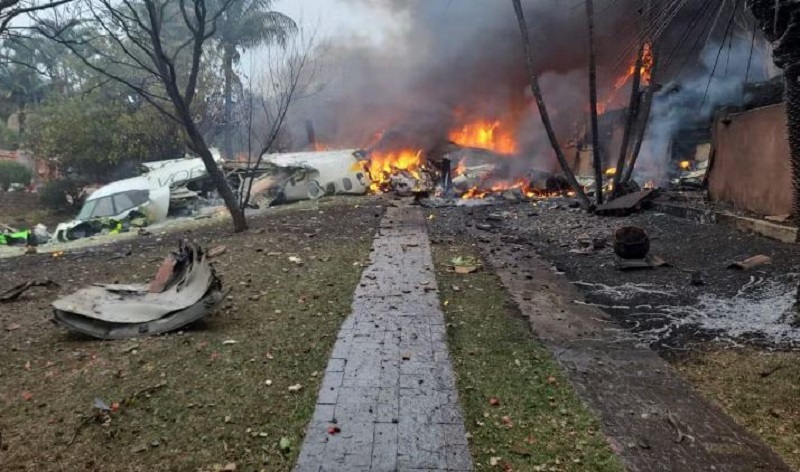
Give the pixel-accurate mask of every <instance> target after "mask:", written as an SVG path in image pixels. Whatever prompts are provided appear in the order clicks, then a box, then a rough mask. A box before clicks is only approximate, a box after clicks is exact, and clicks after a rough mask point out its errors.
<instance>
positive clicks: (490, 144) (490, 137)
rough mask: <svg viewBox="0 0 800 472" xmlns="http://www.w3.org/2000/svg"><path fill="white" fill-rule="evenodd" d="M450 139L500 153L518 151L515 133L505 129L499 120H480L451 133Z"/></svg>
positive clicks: (468, 145)
mask: <svg viewBox="0 0 800 472" xmlns="http://www.w3.org/2000/svg"><path fill="white" fill-rule="evenodd" d="M450 141H452V142H454V143H456V144H458V145H459V146H464V147H474V148H481V149H488V150H490V151H494V152H497V153H500V154H514V153H516V152H517V142H516V140H515V139H514V136H513V133H511V132H509V131H508V130H506V129H503V125H502V123H501V122H500V121H499V120H498V121H493V122H492V121H486V120H479V121H475V122H473V123H469V124H467V125H465V126H463V127H461V128H460V129H457V130H453V131H452V132H451V133H450Z"/></svg>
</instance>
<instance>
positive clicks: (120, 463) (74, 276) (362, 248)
mask: <svg viewBox="0 0 800 472" xmlns="http://www.w3.org/2000/svg"><path fill="white" fill-rule="evenodd" d="M363 205H364V203H363V202H362V206H359V207H356V208H354V207H353V205H352V202H350V201H349V200H347V201H345V204H338V205H337V204H333V205H325V206H323V207H322V208H321V209H320V210H319V211H317V210H314V211H306V210H297V209H294V210H292V209H287V210H285V211H282V212H280V213H276V214H271V215H266V216H263V217H259V218H254V219H252V220H251V228H252V229H251V230H250V231H249V232H247V233H244V234H239V235H232V234H230V232H229V231H230V230H229V228H228V227H227V226H215V227H206V228H201V229H197V230H194V231H192V232H188V233H182V234H175V235H170V236H164V237H161V236H152V237H146V238H139V239H137V240H136V241H135V242H134V243H131V242H127V243H121V244H116V245H111V246H105V247H101V248H95V249H93V250H92V251H91V252H86V253H79V254H73V255H70V254H67V255H65V256H63V257H60V258H53V257H51V256H50V255H36V256H30V257H22V258H14V259H7V260H4V261H2V263H1V264H2V265H0V287H6V286H10V285H13V284H14V283H15V282H17V281H19V280H24V279H26V278H42V277H45V276H47V277H49V278H50V279H52V280H55V281H57V282H59V283H60V284H61V288H60V289H59V292H58V293H50V292H47V291H46V290H45V289H34V290H31V291H29V292H27V293H26V294H25V295H23V296H22V297H21V299H20V300H19V301H17V302H15V303H12V304H8V305H4V306H3V308H2V315H0V344H2V345H3V350H2V351H0V392H2V393H1V394H0V432H2V446H0V462H2V463H3V465H4V469H6V470H37V471H38V470H58V471H62V470H103V471H117V470H119V471H123V470H124V471H131V470H135V471H144V470H147V471H153V470H213V469H214V468H215V467H218V468H221V467H222V466H224V465H225V464H228V463H235V464H237V466H238V467H239V470H242V469H245V470H260V469H266V470H270V471H283V470H290V469H291V467H292V466H293V464H294V461H295V458H296V454H297V451H298V450H299V446H300V443H301V441H302V434H303V431H304V428H305V425H306V424H307V422H308V420H309V418H310V417H311V414H312V413H313V409H314V402H315V400H316V394H317V389H318V386H319V382H320V380H321V378H322V372H323V370H324V367H325V363H326V360H327V357H328V354H329V351H330V349H331V347H332V346H333V342H334V340H335V337H336V332H337V331H338V329H339V327H340V324H341V322H342V321H343V320H344V319H345V317H346V316H347V315H348V314H349V311H350V303H351V298H352V293H353V290H354V288H355V286H356V284H357V282H358V280H359V276H360V272H361V270H362V267H363V265H364V264H365V263H366V261H367V259H368V254H369V247H370V242H371V240H372V236H373V234H374V231H375V228H376V227H377V225H378V222H379V219H380V216H381V215H382V213H383V212H382V209H381V208H379V207H376V206H372V205H370V206H363ZM182 236H185V237H189V238H191V239H194V240H198V241H199V242H200V243H201V244H202V245H203V246H205V247H209V248H210V247H214V246H216V245H219V244H224V245H226V246H227V251H226V252H225V253H224V254H223V255H221V256H220V257H218V258H217V259H215V262H214V264H215V266H216V268H217V272H218V274H219V275H220V276H221V278H222V280H223V282H224V284H225V287H228V288H232V289H233V292H232V293H231V298H230V299H229V300H226V302H225V303H224V305H223V307H222V308H221V309H220V310H218V312H217V313H216V314H215V315H214V316H212V317H210V318H208V319H207V320H206V321H205V322H204V323H202V324H200V325H199V326H195V327H192V328H189V329H186V330H185V332H179V333H175V334H171V335H168V336H159V337H151V338H144V339H139V340H130V341H122V342H100V341H96V340H91V339H86V338H83V337H79V336H75V335H71V334H69V333H67V332H65V331H64V330H62V329H60V328H58V327H55V326H54V325H53V324H52V323H51V321H50V320H51V317H52V314H51V309H50V307H49V303H50V302H51V301H52V300H53V299H54V297H56V296H57V295H58V294H63V293H67V292H70V291H72V290H75V289H76V288H78V287H80V286H82V285H85V284H88V283H93V282H98V281H99V282H116V281H120V282H142V281H145V280H147V279H149V278H150V277H151V276H152V275H153V274H154V273H155V271H156V269H157V266H158V263H159V262H160V261H161V259H162V258H163V257H164V255H165V254H166V253H167V252H169V251H170V250H172V249H173V247H174V246H175V243H176V241H177V238H178V237H182ZM128 253H130V255H127V256H126V255H125V254H128ZM117 255H119V256H121V257H119V258H115V256H117ZM292 256H293V257H298V258H299V259H300V261H301V263H297V262H292V261H290V259H289V257H292ZM162 385H163V386H162ZM297 385H299V386H300V388H299V390H298V391H290V388H289V387H295V386H297ZM151 389H152V390H151ZM292 390H294V389H292ZM95 398H99V399H102V400H103V401H104V402H105V403H106V404H107V405H109V406H111V405H112V404H114V403H119V407H118V411H116V412H114V413H112V414H111V419H110V422H109V423H107V424H100V423H97V422H95V421H94V419H87V418H90V417H91V416H92V415H93V414H94V412H95V411H96V410H93V408H92V404H93V402H94V399H95ZM282 440H283V441H282ZM282 442H283V444H281V443H282ZM282 446H283V447H282Z"/></svg>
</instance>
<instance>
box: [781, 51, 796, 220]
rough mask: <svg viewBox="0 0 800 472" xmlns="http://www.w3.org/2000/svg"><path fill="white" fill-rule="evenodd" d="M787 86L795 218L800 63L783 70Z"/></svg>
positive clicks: (787, 113)
mask: <svg viewBox="0 0 800 472" xmlns="http://www.w3.org/2000/svg"><path fill="white" fill-rule="evenodd" d="M783 77H784V82H785V87H786V92H785V93H786V117H787V118H788V121H789V129H788V133H789V149H790V151H791V162H792V183H793V188H794V195H793V198H792V204H793V207H794V214H795V218H796V219H797V216H798V215H800V63H796V64H792V65H791V66H788V67H786V68H785V69H784V70H783Z"/></svg>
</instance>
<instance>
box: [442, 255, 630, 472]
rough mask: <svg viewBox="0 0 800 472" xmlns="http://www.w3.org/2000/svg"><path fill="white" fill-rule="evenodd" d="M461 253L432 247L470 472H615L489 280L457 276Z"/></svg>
mask: <svg viewBox="0 0 800 472" xmlns="http://www.w3.org/2000/svg"><path fill="white" fill-rule="evenodd" d="M477 255H478V254H477V253H476V252H475V250H474V248H470V247H469V246H467V245H458V244H455V245H450V244H440V245H436V246H434V259H435V262H436V271H437V278H438V281H439V287H440V295H441V300H442V305H443V307H442V309H443V311H444V313H445V317H446V321H447V323H448V324H447V326H448V345H449V347H450V352H451V355H452V357H453V364H454V368H455V372H456V376H457V382H456V383H457V386H458V389H459V396H460V399H461V403H462V406H463V408H464V414H465V419H466V427H467V431H468V432H469V434H470V435H471V439H470V447H471V449H472V453H473V458H474V460H475V467H476V470H498V469H499V470H530V471H544V470H562V471H584V470H591V471H618V470H622V468H621V466H620V464H619V462H618V461H617V459H616V458H615V457H614V455H613V453H612V452H611V449H610V448H609V447H608V444H607V443H605V441H604V440H603V438H602V434H601V433H600V432H599V425H598V424H597V422H596V421H595V420H594V418H593V417H592V415H591V414H590V413H588V411H587V410H586V409H585V408H584V406H583V405H582V404H581V402H580V400H579V399H578V397H577V396H576V394H575V392H574V391H573V390H572V388H571V387H570V384H569V382H568V381H567V380H566V378H565V377H564V375H563V374H562V372H561V371H560V369H559V368H558V366H557V364H556V363H555V362H554V361H553V359H552V357H551V355H550V353H549V352H548V351H547V350H546V349H544V348H543V347H541V345H540V344H538V343H537V342H536V341H535V340H534V339H533V337H532V335H531V333H530V328H529V325H528V323H527V321H526V320H524V319H523V318H522V317H520V315H519V312H518V311H516V310H515V306H514V304H513V302H512V301H511V300H510V298H509V296H508V294H507V292H506V291H505V290H504V288H503V287H502V285H501V284H500V282H499V281H498V279H497V277H496V276H494V275H493V274H491V273H490V272H488V271H480V272H477V273H473V274H470V275H457V274H455V273H452V272H450V271H448V270H447V264H448V262H449V261H450V260H452V259H453V258H455V257H458V256H461V257H462V258H467V259H468V258H469V257H474V256H477Z"/></svg>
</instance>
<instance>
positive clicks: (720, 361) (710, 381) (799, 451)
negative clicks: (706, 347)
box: [677, 349, 800, 471]
mask: <svg viewBox="0 0 800 472" xmlns="http://www.w3.org/2000/svg"><path fill="white" fill-rule="evenodd" d="M677 367H678V370H679V371H680V372H681V373H682V374H683V375H684V376H685V377H686V378H687V379H689V380H690V381H692V383H694V384H695V387H696V388H697V389H698V390H699V391H700V392H702V393H703V394H704V395H706V396H707V397H709V398H712V399H713V400H714V401H715V402H716V403H717V404H718V405H719V406H720V407H722V409H724V410H725V411H726V412H727V413H728V414H729V415H731V416H732V417H733V418H734V419H735V420H736V421H737V422H739V423H740V424H742V425H744V426H745V427H747V428H748V429H750V430H751V431H755V432H757V433H758V435H759V436H760V437H761V438H762V439H763V440H764V441H765V442H767V443H768V444H769V445H770V446H772V447H773V448H774V449H775V450H776V451H778V452H779V453H780V454H781V455H782V456H783V458H784V460H785V461H786V462H787V463H788V464H789V465H790V466H792V468H793V469H794V470H796V471H797V470H800V353H797V352H760V351H755V350H752V349H743V350H723V351H712V352H699V353H695V354H692V355H690V356H688V357H687V358H686V359H682V360H681V361H679V362H678V363H677Z"/></svg>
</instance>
